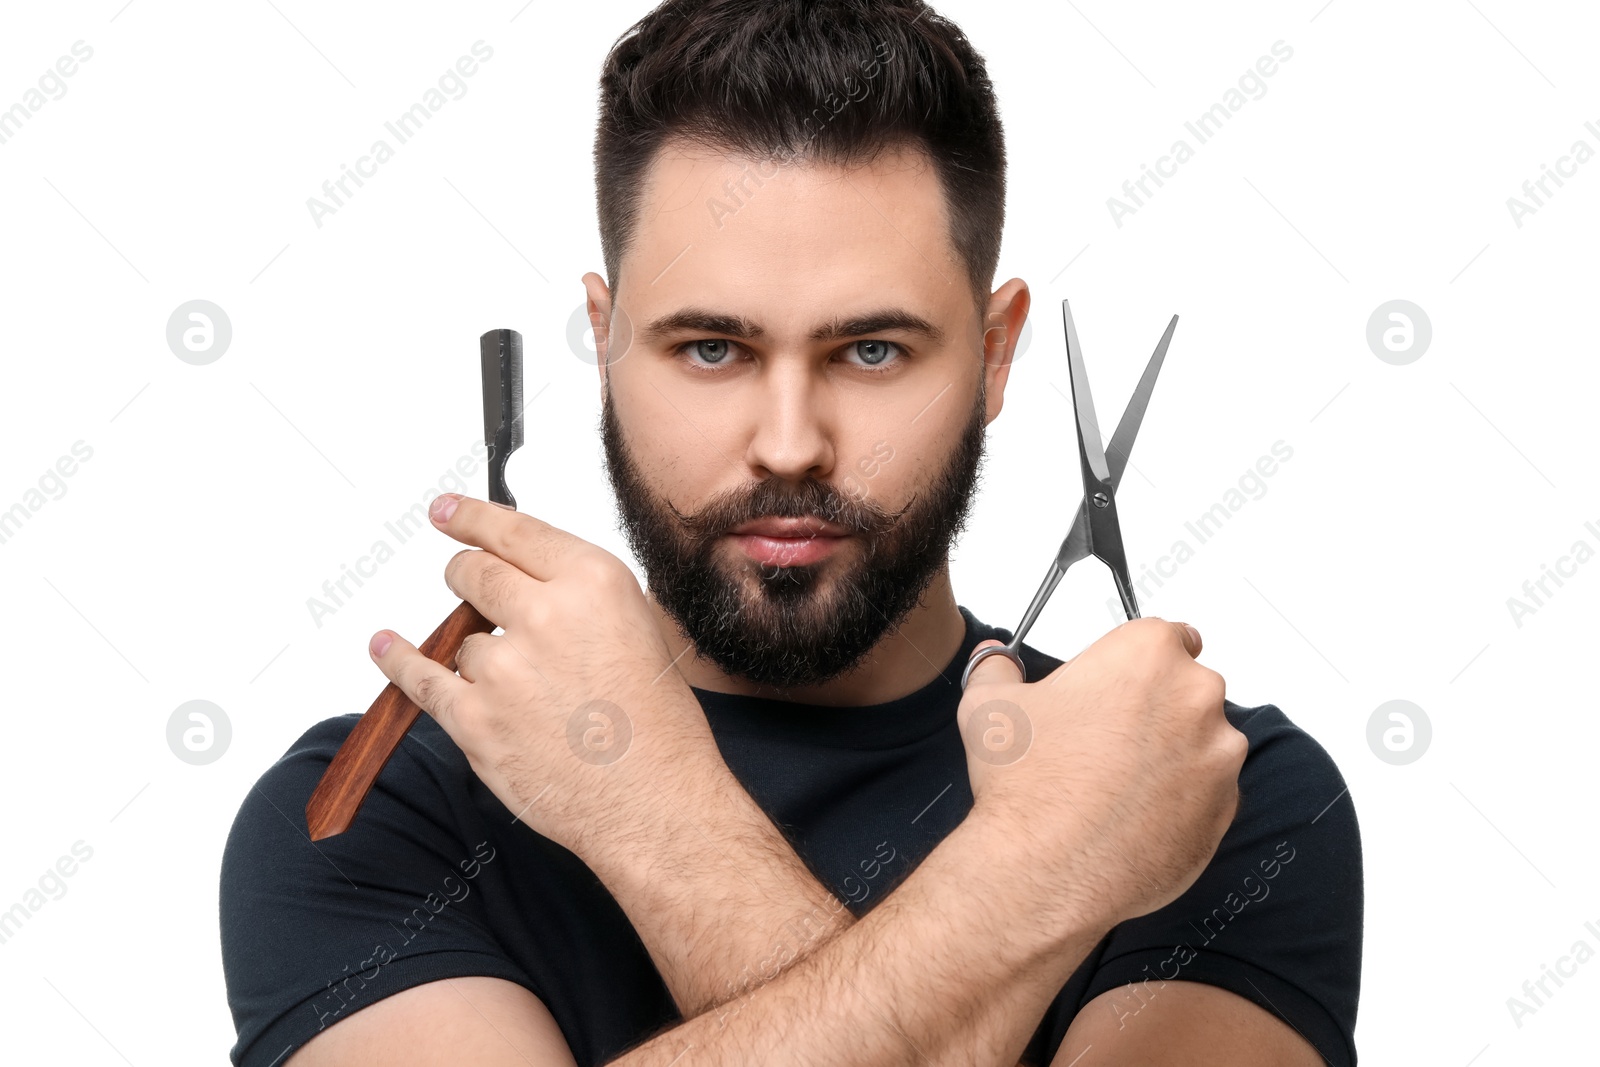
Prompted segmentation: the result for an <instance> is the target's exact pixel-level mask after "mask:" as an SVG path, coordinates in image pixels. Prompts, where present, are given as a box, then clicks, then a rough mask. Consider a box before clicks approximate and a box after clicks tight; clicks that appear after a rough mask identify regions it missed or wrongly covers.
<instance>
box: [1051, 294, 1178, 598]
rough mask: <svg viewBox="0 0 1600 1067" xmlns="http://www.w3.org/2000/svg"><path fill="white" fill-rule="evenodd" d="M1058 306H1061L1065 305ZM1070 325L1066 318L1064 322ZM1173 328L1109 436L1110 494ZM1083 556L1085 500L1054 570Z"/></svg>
mask: <svg viewBox="0 0 1600 1067" xmlns="http://www.w3.org/2000/svg"><path fill="white" fill-rule="evenodd" d="M1062 303H1063V304H1065V301H1063V302H1062ZM1070 321H1071V319H1070V317H1069V319H1068V322H1069V323H1070ZM1177 328H1178V316H1176V315H1174V316H1172V321H1171V322H1169V323H1167V331H1166V333H1164V334H1162V335H1161V341H1160V342H1159V343H1158V344H1157V345H1156V350H1155V353H1154V354H1153V355H1152V356H1151V357H1150V362H1149V363H1147V364H1146V365H1145V368H1144V374H1143V375H1142V376H1141V377H1140V378H1139V385H1138V388H1136V389H1134V391H1133V397H1132V398H1131V399H1129V401H1128V406H1127V407H1126V408H1124V409H1123V411H1122V419H1121V421H1120V422H1118V423H1117V432H1116V433H1114V434H1113V435H1112V436H1111V450H1110V452H1109V453H1108V454H1107V456H1106V461H1107V465H1108V467H1109V468H1110V471H1109V473H1110V479H1109V480H1110V483H1111V490H1112V492H1113V493H1115V492H1116V489H1117V487H1118V486H1119V485H1121V484H1122V472H1123V471H1124V470H1126V469H1127V466H1128V456H1129V454H1130V453H1131V452H1132V451H1133V441H1134V438H1136V437H1138V436H1139V426H1140V424H1141V423H1142V422H1143V421H1144V413H1145V408H1147V407H1148V406H1149V404H1150V394H1151V393H1152V392H1153V391H1154V389H1155V384H1156V376H1157V375H1158V374H1160V373H1161V365H1162V363H1163V362H1164V361H1165V359H1166V356H1167V347H1168V346H1169V345H1171V343H1172V333H1173V331H1174V330H1176V329H1177ZM1068 345H1069V348H1068V356H1069V357H1070V356H1071V353H1072V351H1073V350H1074V349H1076V347H1077V337H1076V336H1075V334H1074V333H1073V331H1072V330H1071V328H1070V326H1069V328H1068ZM1087 555H1089V502H1088V501H1087V500H1085V501H1083V502H1082V503H1080V504H1079V505H1078V510H1077V512H1076V513H1075V514H1074V515H1073V517H1072V527H1071V528H1070V529H1069V530H1068V531H1067V536H1066V538H1065V539H1064V540H1063V541H1062V542H1061V548H1060V549H1059V550H1057V552H1056V566H1057V567H1059V568H1061V569H1062V570H1066V569H1067V568H1068V567H1070V566H1072V565H1073V564H1074V563H1076V562H1078V560H1080V559H1083V558H1084V557H1085V556H1087Z"/></svg>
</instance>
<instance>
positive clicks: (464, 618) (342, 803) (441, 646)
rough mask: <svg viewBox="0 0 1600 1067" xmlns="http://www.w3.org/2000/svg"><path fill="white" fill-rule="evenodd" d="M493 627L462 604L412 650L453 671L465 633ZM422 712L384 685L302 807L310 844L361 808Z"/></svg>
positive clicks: (339, 829) (339, 828)
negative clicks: (401, 740) (304, 812)
mask: <svg viewBox="0 0 1600 1067" xmlns="http://www.w3.org/2000/svg"><path fill="white" fill-rule="evenodd" d="M494 626H495V624H494V623H492V622H490V621H489V620H488V619H486V618H484V617H483V615H482V614H481V613H480V612H479V611H478V609H477V608H475V607H473V606H472V605H471V604H469V603H467V602H466V601H465V600H463V601H462V602H461V604H460V605H459V606H458V607H457V608H456V610H454V611H452V612H451V613H450V615H449V617H447V618H446V619H445V620H444V622H441V623H440V624H439V626H438V628H437V629H435V630H434V631H433V633H431V634H429V635H428V639H427V640H426V641H424V642H422V644H421V645H419V646H417V647H418V651H420V652H421V653H422V654H423V655H424V656H427V657H428V658H429V659H431V660H433V661H434V662H435V663H439V664H442V665H443V666H444V667H445V668H446V669H447V670H452V671H453V670H455V669H456V653H457V652H460V651H461V642H463V641H465V640H466V639H467V635H468V634H486V633H492V632H493V631H494ZM421 712H422V709H421V708H419V707H417V705H416V704H415V703H414V702H413V701H412V700H411V698H410V697H408V696H406V695H405V693H403V692H402V691H401V690H400V687H399V686H397V685H395V684H394V683H393V682H390V683H389V684H388V685H386V686H384V687H383V692H381V693H379V694H378V699H377V700H374V701H373V702H372V707H370V708H368V709H367V713H366V714H365V715H363V716H361V719H360V721H358V722H357V723H356V725H355V728H354V729H353V730H351V731H350V736H349V737H347V738H345V741H344V744H342V745H340V746H339V751H338V752H336V753H335V754H334V757H333V762H332V763H330V764H328V769H327V770H326V771H324V772H323V773H322V781H320V782H318V783H317V788H316V789H315V790H314V791H313V792H312V794H311V799H310V800H309V801H308V802H307V803H306V829H307V831H309V833H310V834H311V840H313V841H321V840H322V839H323V838H325V837H332V836H333V835H335V834H342V833H344V832H345V831H346V830H348V829H349V828H350V823H351V821H352V820H353V819H355V817H356V812H357V811H360V810H361V802H362V801H363V800H365V799H367V793H368V791H369V790H371V789H372V785H373V783H374V782H376V781H377V780H378V774H379V772H380V771H382V770H383V767H384V764H386V763H388V762H389V757H390V756H392V755H393V754H394V750H395V749H396V748H397V747H398V746H399V744H400V739H401V738H402V737H404V736H405V735H406V731H407V730H409V729H410V728H411V724H412V723H413V722H415V721H416V718H417V716H418V715H419V714H420V713H421Z"/></svg>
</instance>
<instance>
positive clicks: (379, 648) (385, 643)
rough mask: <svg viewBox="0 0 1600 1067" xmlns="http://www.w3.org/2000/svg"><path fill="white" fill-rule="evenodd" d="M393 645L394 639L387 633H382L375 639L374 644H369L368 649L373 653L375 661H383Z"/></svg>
mask: <svg viewBox="0 0 1600 1067" xmlns="http://www.w3.org/2000/svg"><path fill="white" fill-rule="evenodd" d="M393 643H394V638H393V637H391V636H389V635H388V634H386V633H380V634H378V635H377V636H375V637H373V639H372V643H371V644H369V645H368V646H367V648H368V650H369V651H371V653H372V657H373V659H382V658H383V654H384V653H385V652H387V651H389V646H390V645H391V644H393Z"/></svg>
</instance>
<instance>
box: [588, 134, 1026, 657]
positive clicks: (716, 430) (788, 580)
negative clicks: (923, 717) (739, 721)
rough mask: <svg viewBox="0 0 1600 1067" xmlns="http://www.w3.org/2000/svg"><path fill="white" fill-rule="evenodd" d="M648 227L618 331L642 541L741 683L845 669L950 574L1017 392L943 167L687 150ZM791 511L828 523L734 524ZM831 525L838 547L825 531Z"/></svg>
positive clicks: (675, 609)
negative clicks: (966, 256) (992, 444)
mask: <svg viewBox="0 0 1600 1067" xmlns="http://www.w3.org/2000/svg"><path fill="white" fill-rule="evenodd" d="M640 220H641V221H640V224H639V228H638V229H637V231H636V232H635V243H634V245H633V246H632V247H631V248H630V250H629V252H628V255H627V256H626V257H625V259H624V262H623V264H622V267H621V277H620V278H619V279H618V290H619V296H620V300H619V301H618V304H617V307H616V309H615V314H614V317H613V318H612V322H611V326H612V329H611V332H610V335H609V337H605V338H603V340H605V341H606V342H608V344H607V345H606V348H607V349H608V351H607V353H606V363H605V365H604V366H603V372H604V374H605V381H606V388H605V390H604V397H603V411H602V420H601V438H602V443H603V445H604V448H605V456H606V468H607V473H608V475H609V477H610V480H611V483H612V487H613V489H614V491H615V493H616V497H617V502H618V508H619V511H620V513H621V516H622V520H623V530H624V533H625V535H626V537H627V539H628V542H629V545H630V547H631V548H632V550H633V552H634V554H635V555H636V556H637V557H638V560H639V562H640V565H641V566H642V567H643V568H644V570H645V574H646V577H647V584H648V587H649V590H650V593H651V596H652V597H653V598H654V599H655V600H656V602H657V603H658V604H659V605H660V606H661V608H662V609H663V610H664V611H665V612H666V613H667V614H668V615H670V616H671V617H672V618H673V619H674V621H675V622H676V623H677V625H678V626H679V627H680V629H682V631H683V633H684V635H685V636H686V637H687V638H688V639H689V640H690V641H692V642H693V643H694V645H695V648H696V650H697V652H698V653H699V654H700V655H702V656H704V657H706V658H707V659H709V660H710V661H711V662H713V663H715V664H716V665H717V666H718V667H719V668H720V669H721V670H722V671H723V672H725V673H726V674H729V675H736V676H742V677H744V678H746V679H749V680H750V681H752V682H755V683H757V684H761V685H768V686H774V687H778V688H781V689H788V688H793V687H798V686H809V685H815V684H819V683H821V682H825V681H827V680H829V679H832V678H835V677H837V676H839V675H841V674H843V673H845V672H847V671H849V670H851V669H852V668H854V667H858V666H860V665H861V664H862V662H863V659H864V657H865V656H866V654H867V653H868V652H869V651H870V650H871V649H872V648H873V646H875V645H876V644H877V643H878V642H879V641H880V640H881V639H882V638H883V636H884V635H885V634H886V633H887V632H889V630H890V629H891V628H892V627H895V626H897V625H898V624H899V623H900V622H901V621H902V620H903V619H904V618H905V617H906V616H907V615H908V614H909V613H910V612H911V610H912V609H913V608H915V607H916V606H917V604H918V602H919V600H920V599H921V597H922V595H923V594H924V592H925V591H926V590H927V589H928V586H929V584H930V583H931V582H932V580H933V579H934V578H935V577H936V576H937V575H939V574H940V572H941V570H942V569H943V568H944V566H945V564H946V560H947V557H948V552H949V547H950V543H951V541H952V540H953V538H954V537H955V535H956V534H957V533H958V532H959V531H960V529H961V528H962V525H963V522H964V520H965V516H966V513H967V509H968V507H969V505H970V503H971V499H972V494H973V490H974V488H975V486H976V483H977V478H978V472H979V468H980V466H981V462H982V458H983V445H984V437H985V428H986V426H987V424H988V422H989V421H990V420H992V419H993V417H994V416H995V414H997V413H998V411H999V400H1000V396H999V393H1000V391H1001V390H1003V387H1004V378H1005V373H1004V371H1005V368H1004V367H1003V366H1002V367H1000V368H994V367H991V366H986V364H985V363H984V361H983V335H982V329H981V327H980V322H981V320H980V316H979V313H978V309H977V308H975V307H974V306H973V302H972V298H971V296H970V295H969V293H970V289H969V286H968V284H967V279H966V274H965V272H964V268H963V267H962V265H961V264H960V262H959V260H958V259H957V258H956V255H955V251H954V249H953V248H952V247H951V245H950V240H949V236H948V225H947V221H946V216H945V210H944V201H943V197H942V194H941V192H940V188H939V185H938V182H937V178H936V176H935V174H934V172H933V170H932V169H931V167H930V166H928V165H927V164H926V162H925V160H923V159H922V157H920V156H916V155H907V154H893V155H886V156H884V157H881V158H880V160H879V161H878V162H877V163H875V164H873V165H872V166H870V167H866V168H854V169H851V170H848V171H846V170H842V169H837V168H830V167H818V166H813V165H804V166H786V167H782V168H779V167H777V166H776V165H773V164H767V165H757V164H753V163H750V162H748V161H746V160H743V159H737V158H730V157H727V156H723V155H719V154H713V153H710V152H707V151H705V150H703V149H702V150H695V151H693V152H691V151H689V150H671V149H669V150H668V151H667V152H665V153H663V155H662V156H661V157H660V158H659V159H658V160H657V162H656V163H655V164H654V166H653V167H652V170H651V174H650V179H649V181H648V183H647V188H646V197H645V205H644V210H643V211H642V212H641V214H640ZM591 278H592V279H593V280H592V281H590V282H589V286H590V295H591V299H592V300H594V302H595V305H596V306H595V307H594V308H592V309H591V310H595V311H598V312H599V313H600V314H602V315H604V314H605V313H606V312H607V311H609V310H610V309H609V308H607V307H605V304H607V303H609V294H607V293H606V292H605V287H604V284H603V283H602V282H600V281H599V280H598V279H597V278H594V276H591ZM1018 284H1019V285H1020V283H1018ZM1023 292H1024V293H1025V289H1024V290H1023ZM597 294H598V297H599V299H596V296H597ZM1022 311H1023V313H1025V311H1026V297H1025V296H1024V297H1023V301H1022ZM1008 325H1010V326H1012V328H1013V329H1020V318H1018V319H1017V321H1016V322H1015V323H1014V324H1012V323H1008ZM991 340H993V338H992V337H991ZM1004 348H1005V355H1006V361H1007V362H1008V361H1009V352H1010V346H1004ZM878 368H881V369H878ZM989 378H993V379H994V381H993V382H990V383H989V385H988V387H987V388H986V379H989ZM991 392H992V393H993V395H992V397H991V395H990V394H991ZM772 517H789V518H798V519H802V520H805V521H806V523H807V524H808V529H807V530H806V531H803V532H802V537H801V538H800V540H798V541H787V542H784V541H779V542H771V541H767V540H765V539H762V538H759V537H746V536H736V535H735V534H733V533H732V531H734V530H735V529H736V528H737V527H740V526H742V525H744V524H746V523H750V522H754V521H756V520H761V519H766V518H772ZM822 522H826V523H828V524H831V525H830V526H829V527H828V528H827V529H828V530H829V531H830V532H832V533H836V534H837V536H826V535H824V536H817V535H815V534H811V535H810V536H805V535H806V534H810V533H811V531H814V530H817V529H819V528H821V527H820V524H821V523H822ZM819 549H821V551H819Z"/></svg>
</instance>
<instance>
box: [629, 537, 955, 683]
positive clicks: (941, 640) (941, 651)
mask: <svg viewBox="0 0 1600 1067" xmlns="http://www.w3.org/2000/svg"><path fill="white" fill-rule="evenodd" d="M650 607H651V609H652V610H653V611H654V612H655V614H656V624H657V626H658V627H659V628H660V630H661V635H662V637H663V638H664V639H665V640H666V642H667V647H668V648H670V649H671V650H672V654H673V655H674V656H677V657H679V658H678V659H677V668H678V670H679V671H680V672H682V674H683V676H684V678H686V679H687V680H688V682H689V684H690V685H692V686H695V687H696V688H699V689H709V690H711V691H713V692H717V693H732V694H736V695H739V696H760V697H772V698H775V699H778V700H790V701H795V702H797V703H803V704H820V705H823V706H827V707H858V706H865V705H869V704H882V703H885V702H886V701H890V700H897V699H899V698H900V697H903V696H907V695H909V694H911V693H914V692H916V691H917V690H918V689H921V688H922V687H923V686H925V685H927V684H928V683H929V682H931V681H933V680H934V678H936V677H938V674H939V672H940V671H942V670H944V668H945V666H946V665H947V664H948V663H949V662H950V660H951V659H952V658H953V657H954V656H955V654H956V652H957V650H959V649H960V647H961V641H962V639H963V638H964V637H966V632H967V627H966V621H965V620H964V619H962V617H961V611H960V609H958V608H957V607H956V599H955V593H954V591H953V590H952V589H951V587H950V568H949V566H948V565H946V566H944V567H942V568H940V570H939V573H938V574H937V575H935V576H934V579H933V581H932V582H931V583H929V585H928V590H927V592H926V593H924V594H923V596H922V599H921V600H920V601H919V602H918V603H917V606H916V607H914V608H912V609H911V613H910V614H909V615H907V616H906V617H905V619H904V621H902V622H901V624H900V625H899V626H897V627H893V628H891V629H890V630H889V631H887V632H886V633H885V634H884V635H883V637H882V638H881V639H880V640H879V641H878V643H877V644H876V645H874V646H873V647H872V650H871V651H870V652H868V653H867V655H866V656H865V657H863V659H862V660H861V662H860V663H859V664H857V666H856V667H855V669H854V670H851V671H848V672H846V673H845V674H842V675H840V676H839V677H837V678H833V679H830V680H829V681H826V682H821V683H819V684H817V685H812V686H796V687H795V688H792V689H783V690H778V689H774V688H772V687H771V686H764V685H757V684H755V683H754V682H751V681H750V680H749V679H747V678H745V677H743V676H742V675H733V674H727V673H725V672H723V671H722V670H721V668H719V667H718V666H717V665H716V664H715V663H713V662H711V661H710V660H707V659H705V658H704V657H702V656H700V655H699V654H698V653H697V652H695V651H694V650H693V645H692V644H691V643H690V642H689V641H686V640H685V639H684V637H683V634H682V633H681V632H680V631H679V630H678V624H677V622H676V621H674V620H673V618H672V617H671V616H670V615H668V614H667V613H666V611H665V610H664V609H663V608H662V607H661V605H660V604H658V603H657V602H656V600H655V598H653V597H651V598H650Z"/></svg>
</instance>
